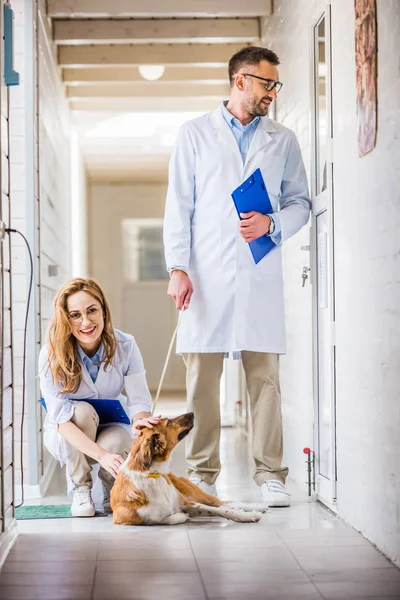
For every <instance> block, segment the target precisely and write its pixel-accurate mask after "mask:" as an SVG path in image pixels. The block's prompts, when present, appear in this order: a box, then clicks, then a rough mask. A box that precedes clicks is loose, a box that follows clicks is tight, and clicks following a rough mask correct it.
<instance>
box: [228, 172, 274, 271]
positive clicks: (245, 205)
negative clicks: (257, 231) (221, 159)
mask: <svg viewBox="0 0 400 600" xmlns="http://www.w3.org/2000/svg"><path fill="white" fill-rule="evenodd" d="M231 196H232V199H233V202H234V204H235V207H236V210H237V213H238V215H239V218H240V220H243V219H242V217H241V216H240V213H248V212H251V211H252V210H254V211H255V212H259V213H261V214H263V215H267V214H270V213H272V212H274V211H273V209H272V204H271V200H270V199H269V195H268V191H267V188H266V185H265V183H264V179H263V176H262V173H261V171H260V169H257V170H256V171H254V173H253V174H252V175H250V177H249V178H248V179H246V181H244V182H243V183H242V184H241V185H240V186H239V187H238V188H236V190H234V191H233V192H232V194H231ZM249 246H250V250H251V253H252V255H253V258H254V262H255V263H256V264H257V263H259V262H260V260H261V259H262V258H264V256H266V254H268V252H270V251H271V250H273V249H274V248H276V244H274V242H273V241H272V240H271V238H270V237H269V236H268V235H263V236H262V237H260V238H258V239H256V240H254V241H252V242H249Z"/></svg>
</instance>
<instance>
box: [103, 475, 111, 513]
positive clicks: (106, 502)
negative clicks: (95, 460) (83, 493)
mask: <svg viewBox="0 0 400 600" xmlns="http://www.w3.org/2000/svg"><path fill="white" fill-rule="evenodd" d="M112 486H113V484H111V485H107V484H105V483H104V482H102V487H103V510H104V512H105V513H106V514H108V515H109V514H111V513H112V510H111V502H110V494H111V489H112Z"/></svg>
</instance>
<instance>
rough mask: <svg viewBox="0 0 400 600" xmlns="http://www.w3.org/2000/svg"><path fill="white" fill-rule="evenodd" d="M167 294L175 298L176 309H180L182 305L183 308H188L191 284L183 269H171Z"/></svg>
mask: <svg viewBox="0 0 400 600" xmlns="http://www.w3.org/2000/svg"><path fill="white" fill-rule="evenodd" d="M167 294H168V296H171V298H173V299H174V300H175V306H176V308H177V309H178V310H181V308H182V307H183V308H184V309H185V310H186V309H187V308H189V304H190V299H191V297H192V294H193V285H192V282H191V281H190V279H189V275H188V274H187V273H185V271H178V269H176V270H174V271H172V273H171V279H170V281H169V285H168V291H167Z"/></svg>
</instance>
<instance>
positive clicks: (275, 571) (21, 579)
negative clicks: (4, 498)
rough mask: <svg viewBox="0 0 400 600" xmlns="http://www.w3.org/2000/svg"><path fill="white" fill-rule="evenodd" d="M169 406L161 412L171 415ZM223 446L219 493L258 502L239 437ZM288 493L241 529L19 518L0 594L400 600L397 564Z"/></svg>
mask: <svg viewBox="0 0 400 600" xmlns="http://www.w3.org/2000/svg"><path fill="white" fill-rule="evenodd" d="M177 408H178V410H176V408H175V407H174V408H173V409H172V407H170V410H168V408H167V409H165V408H164V407H163V411H162V412H163V413H164V414H167V413H169V414H172V413H173V414H177V412H179V407H177ZM222 447H223V461H222V462H223V465H224V470H223V473H222V475H221V477H220V480H219V495H220V496H221V497H229V498H231V499H237V500H238V499H241V500H248V501H252V500H253V501H258V499H259V498H258V488H256V487H255V486H254V484H253V482H252V480H251V475H250V472H251V462H250V460H249V454H248V448H247V444H246V440H245V438H244V437H243V436H242V435H240V434H239V433H237V432H235V431H234V430H229V429H225V430H224V431H223V436H222ZM182 450H183V448H180V449H179V451H178V452H177V453H176V455H175V456H174V465H173V470H174V471H175V472H176V473H181V472H183V465H184V461H183V454H182ZM291 491H292V492H293V502H292V506H291V507H290V508H283V509H270V510H269V512H268V513H267V514H266V515H265V516H264V517H263V519H262V521H261V522H260V523H257V524H249V525H247V524H246V525H240V524H234V523H228V522H226V521H220V520H218V519H211V520H207V521H201V520H197V521H193V522H191V523H189V524H185V525H179V526H176V527H147V528H124V527H122V526H114V525H113V524H112V522H111V519H110V518H94V519H58V520H47V521H20V522H19V528H20V531H21V536H20V537H19V539H18V540H17V543H16V545H15V546H14V548H13V550H12V551H11V554H10V555H9V557H8V559H7V561H6V563H5V565H4V567H3V570H2V574H1V577H0V598H1V599H2V600H32V599H40V600H56V599H57V600H58V599H66V600H124V599H125V598H141V599H143V600H145V599H149V600H153V599H154V600H156V599H157V600H158V599H163V600H170V599H171V600H172V599H174V600H200V599H205V598H210V599H211V598H212V599H214V600H225V599H232V600H234V599H235V600H236V599H240V600H247V599H257V600H262V599H287V600H295V599H296V600H297V599H305V600H306V599H307V600H313V599H318V598H325V599H327V600H339V599H340V600H345V599H346V600H347V599H359V600H361V599H362V600H365V599H367V598H376V599H378V598H379V600H389V598H390V599H391V600H394V599H395V598H396V599H399V598H400V571H399V570H398V569H397V568H396V567H394V566H393V565H392V564H391V563H390V562H389V561H388V560H386V559H385V558H384V557H383V556H382V555H381V554H380V553H379V552H378V551H377V550H375V548H373V547H372V546H371V545H370V544H369V543H368V542H367V541H366V540H365V539H364V538H363V537H362V536H361V535H359V534H358V533H357V532H356V531H354V530H353V529H352V528H351V527H348V526H346V525H345V524H343V523H342V522H340V520H339V519H337V518H336V517H335V516H334V515H333V514H332V513H331V512H329V511H327V510H326V509H324V507H323V506H321V505H319V504H316V503H309V502H308V501H307V498H306V497H305V496H304V495H303V494H302V492H301V491H299V490H296V489H294V488H293V487H292V490H291ZM52 493H54V489H53V492H52ZM52 501H64V502H65V498H63V497H62V496H58V497H57V496H55V497H53V498H52Z"/></svg>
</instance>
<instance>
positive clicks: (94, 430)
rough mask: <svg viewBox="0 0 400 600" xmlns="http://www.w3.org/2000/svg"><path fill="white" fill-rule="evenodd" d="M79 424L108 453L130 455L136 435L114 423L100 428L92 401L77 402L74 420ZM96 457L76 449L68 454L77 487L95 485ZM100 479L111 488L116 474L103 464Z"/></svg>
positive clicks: (69, 464)
mask: <svg viewBox="0 0 400 600" xmlns="http://www.w3.org/2000/svg"><path fill="white" fill-rule="evenodd" d="M71 421H72V423H75V425H76V426H77V427H79V429H80V430H81V431H83V432H84V433H86V435H87V436H88V437H89V438H90V439H91V440H92V441H93V442H96V443H97V444H98V445H99V446H101V447H102V448H103V449H104V450H106V451H107V452H112V453H113V454H120V455H121V456H122V457H123V458H126V457H127V456H128V454H129V451H130V449H131V446H132V438H131V436H130V434H129V432H128V431H127V430H126V429H124V428H123V427H119V426H118V425H112V426H110V427H103V428H102V429H100V431H99V430H98V427H99V416H98V414H97V412H96V411H95V409H94V408H93V406H91V405H90V404H89V403H88V402H77V403H76V404H75V409H74V416H73V417H72V419H71ZM95 462H96V461H95V460H93V458H90V457H89V456H86V454H83V453H82V452H79V451H78V450H76V449H75V448H74V449H73V451H72V453H71V454H70V456H69V457H68V472H69V474H70V476H71V479H72V481H73V483H74V486H75V487H78V486H80V485H87V486H88V487H89V488H91V487H92V466H93V465H94V464H95ZM99 478H100V480H101V481H102V483H104V485H105V486H106V487H107V488H109V487H111V486H112V484H113V482H114V477H113V476H112V475H111V474H110V473H109V472H108V471H106V470H105V469H102V468H101V467H100V470H99Z"/></svg>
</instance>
